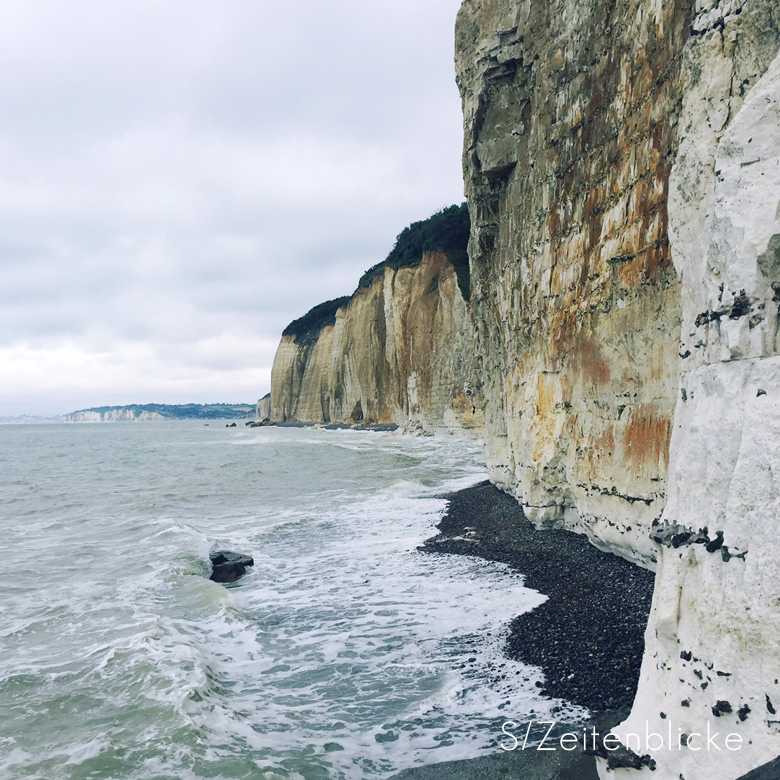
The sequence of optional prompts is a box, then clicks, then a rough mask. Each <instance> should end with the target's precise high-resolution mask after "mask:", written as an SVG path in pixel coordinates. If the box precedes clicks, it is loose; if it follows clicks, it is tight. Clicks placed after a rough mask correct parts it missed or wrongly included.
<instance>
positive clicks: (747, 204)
mask: <svg viewBox="0 0 780 780" xmlns="http://www.w3.org/2000/svg"><path fill="white" fill-rule="evenodd" d="M778 24H780V7H779V6H778V4H777V2H776V0H695V1H694V0H691V2H688V0H672V2H668V3H658V2H655V1H653V0H629V1H625V0H623V1H621V0H618V2H604V1H602V0H589V2H587V3H581V2H574V0H553V1H552V2H549V3H533V2H530V0H466V1H465V2H464V4H463V6H462V9H461V12H460V15H459V19H458V26H457V49H456V62H457V72H458V82H459V86H460V89H461V95H462V98H463V107H464V123H465V141H464V170H465V175H466V188H467V195H468V200H469V207H470V209H471V221H472V239H471V243H470V247H469V253H470V257H471V289H472V298H471V305H472V312H473V316H474V320H475V325H476V344H475V355H476V376H477V381H476V382H475V383H474V390H475V393H476V394H477V395H478V398H479V403H478V404H477V405H480V404H481V405H482V406H483V407H484V413H485V438H486V441H487V448H488V460H489V467H490V471H491V478H492V479H493V480H494V481H495V482H496V483H497V484H499V485H501V486H502V487H504V488H505V489H507V490H508V491H511V492H512V493H513V494H514V495H516V496H517V498H518V499H519V500H520V501H521V503H522V504H523V506H524V508H525V511H526V514H527V515H528V516H529V517H530V518H532V519H535V521H536V522H537V523H539V524H542V525H544V524H556V525H564V526H566V527H569V528H571V529H573V530H579V531H582V532H585V533H587V534H588V536H589V537H590V538H591V539H592V540H593V542H594V543H595V544H596V545H598V546H600V547H604V548H606V549H610V550H613V551H614V552H617V553H619V554H621V555H624V556H626V557H629V558H631V559H633V560H635V561H638V562H640V563H643V564H645V565H648V566H653V565H654V561H656V560H657V575H656V587H655V595H654V604H653V608H652V612H651V617H650V623H649V626H648V630H647V635H646V651H645V655H644V659H643V669H642V676H641V680H640V687H639V692H638V695H637V699H636V702H635V705H634V708H633V711H632V715H631V716H630V718H629V720H628V721H627V723H626V724H625V725H624V726H623V727H622V728H620V727H619V728H618V729H616V731H617V733H618V734H623V735H625V734H626V733H627V732H631V731H632V732H634V733H641V734H643V735H644V734H645V732H646V729H648V728H649V730H650V731H651V732H656V733H663V734H666V732H667V729H668V726H669V724H670V723H673V724H674V728H673V734H674V735H675V737H676V736H677V733H678V732H677V730H678V728H680V729H681V730H682V732H684V733H685V734H687V735H691V734H692V733H694V732H697V733H701V730H702V729H703V728H705V727H706V724H707V721H710V722H712V724H713V729H714V730H719V731H720V732H721V735H722V736H723V734H725V733H736V734H739V735H740V736H741V737H742V738H743V744H742V748H741V749H740V750H736V751H730V750H727V749H725V748H724V747H723V744H722V736H721V748H720V750H716V749H709V750H706V749H702V750H695V747H696V745H695V743H690V744H689V746H688V747H687V748H683V749H681V750H676V749H674V748H673V749H672V750H668V749H667V750H666V751H663V752H662V753H656V754H654V755H653V759H654V760H655V761H656V764H657V767H656V773H655V776H656V777H663V778H674V780H685V779H686V778H687V780H696V779H697V778H700V777H707V778H711V779H712V780H714V779H716V778H720V779H722V780H734V778H736V777H739V776H740V775H743V774H744V773H745V772H746V771H747V770H749V769H750V768H751V767H755V766H759V765H761V764H763V763H766V762H767V761H769V760H770V759H771V758H773V757H774V756H776V755H777V746H778V744H780V717H779V716H778V715H777V712H778V702H780V683H778V680H780V655H779V654H778V652H777V648H778V644H779V643H780V553H779V552H778V550H777V546H776V545H775V544H774V539H775V537H776V535H777V522H778V521H777V516H778V508H780V479H779V478H778V476H777V475H778V474H780V448H779V446H778V444H777V442H778V441H780V335H778V304H780V159H779V155H780V107H779V106H778V101H779V100H780V61H779V60H778V59H777V52H778V48H780V35H779V34H778ZM686 739H687V738H686ZM691 745H693V747H691ZM675 747H676V746H675ZM603 770H604V767H603V766H602V775H603V776H604V777H607V776H609V777H615V778H623V777H625V778H629V777H636V776H638V775H640V774H643V773H649V771H650V770H649V768H648V767H645V768H643V769H617V770H616V771H615V772H614V773H610V774H609V775H606V774H604V773H603Z"/></svg>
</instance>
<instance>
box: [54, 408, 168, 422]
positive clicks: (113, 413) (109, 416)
mask: <svg viewBox="0 0 780 780" xmlns="http://www.w3.org/2000/svg"><path fill="white" fill-rule="evenodd" d="M164 419H165V417H163V416H162V415H161V414H159V412H148V411H137V410H135V409H110V410H109V411H107V412H95V411H92V410H89V409H88V410H85V411H81V412H73V413H72V414H66V415H63V417H62V421H63V422H72V423H84V422H149V421H151V420H164Z"/></svg>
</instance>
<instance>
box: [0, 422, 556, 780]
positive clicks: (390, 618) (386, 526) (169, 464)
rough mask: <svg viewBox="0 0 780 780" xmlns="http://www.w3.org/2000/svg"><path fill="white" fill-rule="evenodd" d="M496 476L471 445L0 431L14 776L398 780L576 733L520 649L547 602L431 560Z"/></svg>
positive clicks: (387, 435)
mask: <svg viewBox="0 0 780 780" xmlns="http://www.w3.org/2000/svg"><path fill="white" fill-rule="evenodd" d="M485 478H486V471H485V465H484V458H483V454H482V446H481V444H480V442H478V441H475V440H473V439H469V438H460V437H457V436H446V435H445V436H436V437H421V436H411V435H405V434H402V433H400V432H366V431H355V430H322V429H316V428H279V427H261V428H247V427H246V426H244V425H243V423H242V422H239V423H238V425H237V426H236V427H225V423H224V421H211V422H209V423H204V422H203V421H175V422H148V423H98V424H70V425H57V424H50V425H2V426H0V543H1V545H2V546H1V547H0V549H1V550H2V569H1V573H0V780H22V779H25V780H32V779H33V778H35V780H87V779H89V780H108V779H109V778H110V779H111V780H163V779H165V780H168V779H170V780H196V779H197V780H200V778H215V779H218V780H221V779H224V780H227V779H228V778H230V779H231V780H232V779H234V778H241V779H242V780H244V779H245V780H320V779H322V780H331V779H332V780H342V779H343V780H352V779H355V780H357V779H358V778H361V779H362V778H388V777H391V776H392V775H393V774H394V773H397V772H399V771H401V770H403V769H406V768H409V767H413V766H419V765H422V764H432V763H436V762H441V761H451V760H455V759H465V758H472V757H476V756H480V755H484V754H485V753H487V752H497V751H499V750H500V749H501V739H502V736H503V735H502V731H501V727H502V724H503V723H504V722H505V721H506V720H508V719H512V720H514V721H518V720H519V719H522V718H537V719H543V718H549V717H551V713H557V717H561V712H562V711H563V710H565V709H566V705H565V703H563V702H560V701H555V700H550V699H547V698H545V697H543V696H542V695H541V694H540V692H539V688H540V684H541V681H542V679H543V677H542V674H541V672H540V670H538V669H536V668H534V667H529V666H526V665H524V664H522V663H519V662H516V661H510V660H508V659H507V658H505V657H504V655H503V652H502V650H503V644H504V640H505V636H506V631H507V625H508V623H509V621H510V620H511V618H512V617H514V616H515V615H517V614H519V613H521V612H524V611H527V610H529V609H533V608H534V607H535V606H537V605H539V604H540V603H542V602H543V601H544V600H545V597H544V596H543V595H541V594H539V593H537V592H535V591H532V590H529V589H527V588H525V587H524V586H523V578H522V576H521V574H518V573H517V572H513V571H511V570H510V569H508V568H507V567H505V566H504V565H502V564H498V563H492V562H487V561H484V560H481V559H479V558H472V557H465V556H453V555H444V554H431V553H425V552H421V551H420V550H419V549H418V547H419V545H420V544H421V543H422V542H423V541H424V540H425V539H426V538H428V537H430V536H432V535H434V534H435V533H436V528H435V526H436V523H437V521H438V520H439V519H440V518H441V516H442V514H443V512H444V511H445V508H446V500H445V499H444V498H443V497H442V496H443V494H445V493H446V492H447V491H452V490H456V489H459V488H463V487H467V486H469V485H472V484H475V483H477V482H479V481H481V480H483V479H485ZM216 549H229V550H235V551H239V552H243V553H248V554H250V555H252V556H253V557H254V561H255V565H254V567H253V568H251V569H249V570H248V571H249V573H248V574H247V576H245V577H244V578H243V579H241V580H240V581H239V582H237V583H235V584H233V585H228V586H225V585H221V584H217V583H215V582H212V581H210V580H209V579H208V576H209V573H210V567H209V553H210V552H211V551H214V550H216Z"/></svg>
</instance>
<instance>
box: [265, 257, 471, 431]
mask: <svg viewBox="0 0 780 780" xmlns="http://www.w3.org/2000/svg"><path fill="white" fill-rule="evenodd" d="M471 359H472V336H471V323H470V320H469V315H468V308H467V304H466V302H465V300H464V299H463V295H462V293H461V291H460V289H459V287H458V279H457V276H456V273H455V270H454V268H453V266H452V265H451V264H450V262H449V260H448V259H447V257H446V256H445V255H444V254H443V253H441V252H426V253H425V254H424V255H423V258H422V262H421V263H420V264H419V265H418V266H415V267H410V268H400V269H398V270H395V269H392V268H389V267H386V268H384V270H383V272H382V273H380V274H379V275H378V276H377V278H375V279H374V281H373V282H372V283H371V284H370V285H369V286H368V287H364V288H359V289H358V290H357V292H356V293H355V294H354V295H353V296H352V298H351V300H350V301H349V303H347V304H346V305H345V306H343V307H342V308H340V309H339V310H338V311H337V313H336V315H335V323H334V324H332V325H326V326H325V327H323V328H322V329H321V330H319V331H318V332H317V333H314V334H304V335H303V336H293V335H287V336H284V337H283V338H282V343H281V344H280V345H279V349H278V350H277V353H276V357H275V358H274V365H273V370H272V374H271V419H272V421H274V422H284V421H290V420H298V421H305V422H324V423H346V424H350V425H351V424H369V423H379V424H398V425H403V426H412V427H415V426H417V427H419V428H421V429H424V430H433V429H436V428H442V427H474V426H479V424H480V422H481V417H480V415H479V413H478V412H476V410H475V409H474V406H473V404H472V400H471V397H470V393H471V391H470V389H469V376H470V368H471Z"/></svg>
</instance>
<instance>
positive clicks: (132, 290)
mask: <svg viewBox="0 0 780 780" xmlns="http://www.w3.org/2000/svg"><path fill="white" fill-rule="evenodd" d="M458 4H459V3H458V0H429V2H427V3H425V4H420V3H419V2H417V1H415V2H412V0H395V1H394V2H390V1H389V0H381V1H378V2H372V3H365V2H363V1H362V0H361V2H356V1H354V0H349V1H348V0H335V1H334V2H332V3H328V4H324V3H321V2H319V1H317V2H315V1H314V0H308V1H305V2H298V3H287V4H281V3H277V2H270V1H269V0H261V1H260V2H253V1H251V0H241V1H239V0H225V2H221V3H219V4H215V3H212V2H205V1H203V2H201V1H199V0H162V1H161V0H154V1H152V0H116V1H115V2H112V3H105V2H102V0H89V1H86V0H73V1H72V2H69V3H67V4H65V3H59V2H55V0H21V1H20V2H15V1H14V0H9V1H8V2H6V3H4V4H3V5H2V7H0V171H1V173H0V237H2V238H1V239H0V415H2V414H3V413H18V412H19V408H20V405H22V406H23V404H24V399H25V398H27V399H28V401H29V403H30V404H31V407H30V408H31V410H32V407H33V406H35V411H39V412H40V411H45V410H46V409H44V408H43V407H46V404H47V399H48V403H49V406H48V410H49V411H69V410H70V406H72V405H73V404H74V403H76V405H81V406H86V405H90V404H91V403H93V402H94V403H119V402H120V401H119V400H118V398H119V397H122V398H124V399H126V400H125V402H132V401H141V400H143V398H146V399H147V400H148V399H149V394H152V395H154V393H155V392H157V395H156V396H155V398H156V399H157V400H163V396H164V400H167V401H171V402H172V401H173V400H175V398H176V397H179V396H177V393H178V394H180V396H181V400H188V399H191V398H193V397H195V396H198V397H200V398H202V399H205V398H206V396H205V395H204V393H209V392H217V390H218V389H220V388H222V389H221V390H220V391H219V392H218V393H217V394H218V395H219V396H220V397H225V398H227V397H229V396H234V393H232V392H231V388H235V389H236V391H238V390H239V389H240V390H241V392H242V393H247V392H249V390H250V388H252V387H253V386H254V387H256V389H255V390H253V391H252V392H251V393H250V395H249V396H247V398H248V399H249V400H251V399H252V398H253V397H255V396H257V395H261V394H262V393H264V392H266V391H267V389H268V381H269V372H270V362H271V360H272V358H273V349H272V348H271V347H270V346H269V345H275V344H276V343H277V342H278V339H279V336H280V332H281V330H282V328H283V327H284V325H286V324H287V322H289V321H290V320H291V319H293V318H294V317H297V316H300V315H301V314H302V313H303V312H304V311H306V310H307V309H308V308H309V307H311V306H312V305H314V304H316V303H318V302H319V301H321V300H323V299H325V298H330V297H335V296H337V295H342V294H346V293H349V292H351V291H352V290H353V289H354V287H355V285H356V283H357V280H358V278H359V276H360V274H361V273H362V272H363V271H364V270H366V268H368V267H369V266H370V265H372V264H373V263H375V262H377V261H378V260H380V259H381V258H382V257H383V256H384V255H385V254H386V253H387V252H388V251H389V249H390V248H391V246H392V243H393V240H394V238H395V236H396V234H397V233H398V232H399V231H400V230H401V229H402V228H403V227H404V226H405V225H406V224H408V223H409V222H411V221H414V220H416V219H420V218H423V217H425V216H427V215H428V214H429V213H431V212H433V211H434V210H436V209H438V208H440V207H442V206H445V205H448V204H449V203H452V202H455V201H457V200H460V199H461V197H462V183H461V181H460V159H459V155H460V145H461V133H460V114H459V101H458V96H457V90H456V88H455V85H454V74H453V68H452V48H453V40H452V39H453V35H452V28H453V25H454V20H455V13H456V11H457V7H458ZM253 343H254V344H256V345H257V348H256V349H255V348H254V347H253V346H252V344H253ZM253 354H254V355H255V357H252V355H253ZM144 355H145V356H146V358H143V357H142V356H144ZM253 366H254V368H253ZM174 367H175V370H174ZM42 377H43V378H44V379H42ZM52 377H54V378H55V379H56V381H55V382H52V381H50V380H51V378H52ZM90 379H91V381H89V380H90ZM44 380H45V381H44ZM253 383H256V385H253ZM42 384H46V387H43V386H42ZM100 393H103V394H104V395H103V396H101V397H100V398H97V399H96V394H98V395H99V394H100ZM133 393H137V394H141V395H143V398H142V397H141V396H140V395H139V396H138V397H131V396H132V394H133ZM193 393H195V396H193ZM128 394H129V395H128ZM144 394H145V395H144ZM109 396H110V397H109ZM77 398H83V403H82V402H80V401H79V402H77V401H76V399H77ZM66 399H67V400H66ZM244 400H246V398H245V399H244ZM11 407H13V409H14V410H15V411H14V412H11V411H8V410H10V409H11ZM22 411H24V409H22Z"/></svg>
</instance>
